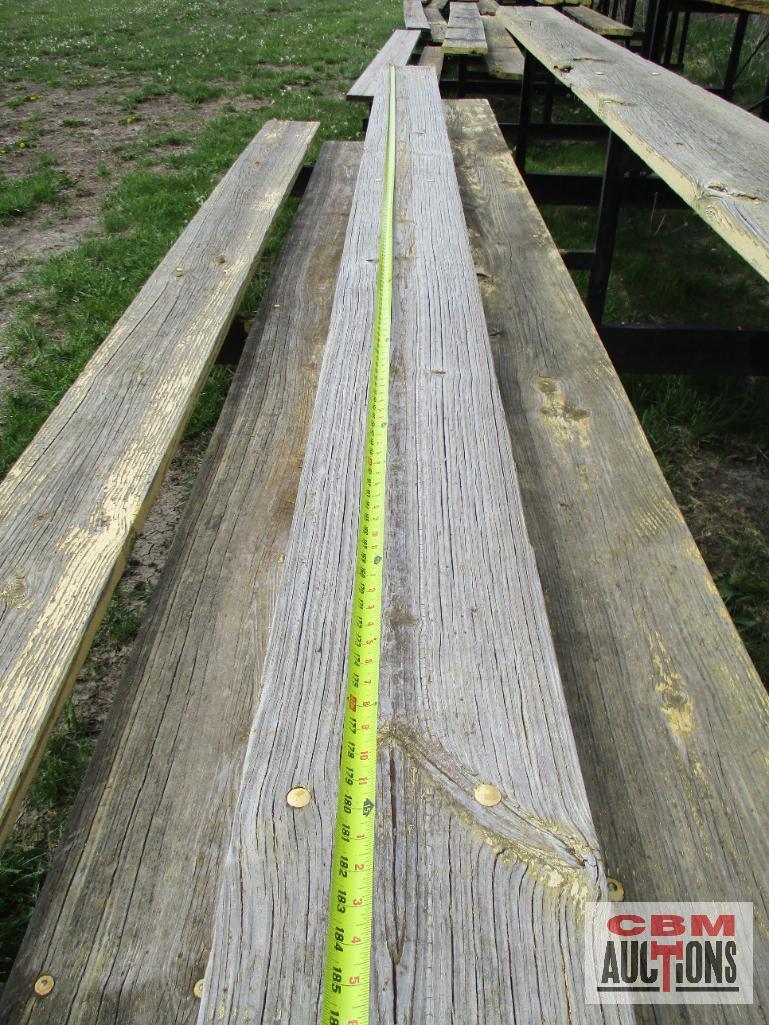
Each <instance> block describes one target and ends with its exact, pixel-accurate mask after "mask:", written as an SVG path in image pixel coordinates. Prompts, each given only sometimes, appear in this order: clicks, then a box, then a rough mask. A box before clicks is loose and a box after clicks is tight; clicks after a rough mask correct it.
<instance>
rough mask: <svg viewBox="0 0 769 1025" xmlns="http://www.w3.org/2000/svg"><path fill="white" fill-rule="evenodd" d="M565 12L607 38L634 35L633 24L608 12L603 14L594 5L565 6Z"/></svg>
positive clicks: (624, 37) (625, 37)
mask: <svg viewBox="0 0 769 1025" xmlns="http://www.w3.org/2000/svg"><path fill="white" fill-rule="evenodd" d="M563 12H564V14H567V15H568V16H569V17H570V18H571V19H572V20H573V21H576V22H577V23H578V24H579V25H584V26H585V28H589V29H592V31H593V32H596V33H597V34H598V35H599V36H605V37H606V38H607V39H629V38H630V36H632V35H633V29H632V26H630V25H625V24H624V23H623V22H621V21H616V20H615V19H614V18H610V17H609V16H608V15H606V14H601V12H600V11H595V10H593V8H592V7H572V6H569V7H564V9H563Z"/></svg>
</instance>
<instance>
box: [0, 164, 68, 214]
mask: <svg viewBox="0 0 769 1025" xmlns="http://www.w3.org/2000/svg"><path fill="white" fill-rule="evenodd" d="M70 185H71V180H70V178H69V177H68V176H67V175H66V174H64V172H63V171H61V170H59V169H58V168H57V167H54V166H53V164H52V162H51V161H50V160H47V159H45V158H43V159H40V160H38V161H37V162H36V166H35V168H34V169H33V170H32V171H31V172H30V173H29V174H26V175H24V176H23V177H21V178H7V177H6V176H5V175H3V174H0V222H7V221H9V220H12V219H13V218H14V217H19V216H21V214H25V213H27V212H28V211H30V210H34V209H36V208H37V207H39V206H43V205H45V204H51V203H57V202H58V201H59V200H60V199H61V197H62V195H63V194H64V192H65V191H66V190H67V189H68V188H69V186H70Z"/></svg>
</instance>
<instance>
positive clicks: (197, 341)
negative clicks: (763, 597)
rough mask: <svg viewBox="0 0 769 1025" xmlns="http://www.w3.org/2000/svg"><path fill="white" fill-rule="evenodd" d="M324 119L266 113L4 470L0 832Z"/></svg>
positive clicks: (0, 488)
mask: <svg viewBox="0 0 769 1025" xmlns="http://www.w3.org/2000/svg"><path fill="white" fill-rule="evenodd" d="M316 129H317V124H316V123H313V124H304V123H300V122H280V121H269V122H268V123H267V124H266V125H265V126H264V128H262V130H261V131H260V132H259V134H258V135H257V136H256V138H255V139H254V140H253V141H252V142H251V143H250V144H249V146H248V147H247V148H246V150H245V151H244V152H243V154H242V155H241V156H240V157H239V159H238V160H237V161H236V163H235V164H234V165H233V167H232V168H231V169H230V171H229V172H228V173H227V175H226V176H225V177H224V179H223V180H222V181H221V182H220V183H219V185H218V186H217V188H216V189H215V190H214V192H213V194H212V195H211V197H210V198H209V199H208V201H207V202H206V203H205V205H204V206H203V207H202V208H201V210H199V211H198V213H197V214H196V215H195V217H194V218H193V219H192V221H191V222H190V224H189V225H188V227H187V228H186V229H185V231H184V233H183V234H182V235H181V237H180V238H179V239H178V241H177V242H176V243H175V244H174V246H173V247H172V248H171V250H170V251H169V253H168V255H167V256H166V257H165V259H164V260H163V261H162V263H161V264H160V265H159V267H158V268H157V270H156V271H155V272H154V273H153V275H152V277H151V278H150V279H149V281H148V282H147V283H146V285H145V286H144V288H143V289H142V290H141V292H140V293H139V295H138V296H137V298H136V299H135V300H134V301H133V303H132V304H131V305H130V306H129V308H128V310H127V311H126V312H125V313H124V314H123V316H122V317H121V319H120V320H119V321H118V323H117V324H116V325H115V327H114V328H113V330H112V331H111V332H110V334H109V336H108V337H107V339H106V340H105V341H104V342H103V343H102V345H101V346H100V347H99V349H98V350H97V352H96V354H95V355H94V356H93V357H92V359H91V360H90V361H89V363H88V365H87V366H86V368H85V369H84V370H83V372H82V374H81V375H80V376H79V377H78V379H77V381H76V382H75V384H74V385H73V386H72V387H71V388H70V390H69V391H68V392H67V394H66V395H65V396H64V398H63V399H62V400H61V402H60V403H59V405H58V406H57V407H56V409H55V410H54V412H53V413H52V414H51V415H50V417H49V418H48V420H47V421H46V422H45V424H44V425H43V427H42V428H41V429H40V431H39V432H38V434H37V436H36V437H35V439H34V440H33V441H32V442H31V443H30V445H29V447H28V448H27V449H26V451H25V452H24V453H23V454H22V456H21V457H20V459H19V460H18V462H17V463H16V465H15V466H14V467H13V468H12V469H11V471H10V472H9V474H8V476H7V477H6V479H5V481H4V482H3V483H2V485H0V523H2V534H1V535H0V585H2V588H1V589H2V602H0V625H1V628H2V634H3V644H2V649H1V650H0V681H2V682H1V683H0V723H1V725H0V839H1V838H3V837H4V836H5V835H6V833H7V831H8V829H9V828H10V826H11V824H12V822H13V819H14V816H15V814H16V811H17V809H18V806H19V803H20V801H21V798H22V796H23V794H24V791H25V789H26V786H27V785H28V784H29V781H30V779H31V777H32V776H33V774H34V771H35V768H36V766H37V763H38V761H39V759H40V757H41V755H42V752H43V750H44V746H45V741H46V739H47V736H48V733H49V732H50V729H51V728H52V726H53V724H54V723H55V721H56V719H57V718H58V715H59V713H60V711H61V709H62V707H63V705H64V702H65V701H66V699H67V696H68V694H69V691H70V689H71V685H72V682H73V681H74V678H75V676H76V674H77V671H78V669H79V667H80V665H81V664H82V660H83V658H84V657H85V654H86V652H87V651H88V647H89V645H90V643H91V640H92V638H93V635H94V632H95V630H96V628H97V626H98V625H99V622H100V620H101V617H102V615H103V613H104V610H105V608H106V605H107V603H108V601H109V598H110V595H111V593H112V590H113V588H114V585H115V583H116V582H117V580H118V579H119V577H120V574H121V573H122V570H123V567H124V565H125V562H126V559H127V557H128V553H129V552H130V550H131V546H132V544H133V539H134V537H135V535H136V532H137V531H138V530H139V528H140V527H141V524H142V523H143V520H144V517H145V515H146V512H147V509H148V508H149V505H150V503H151V501H152V498H153V497H154V494H155V491H156V489H157V487H158V486H159V484H160V481H161V480H162V478H163V474H164V472H165V468H166V466H167V465H168V461H169V460H170V458H171V456H172V454H173V452H174V449H175V447H176V444H177V442H178V440H179V437H180V435H181V432H182V430H183V429H184V425H185V423H186V421H187V417H188V416H189V413H190V412H191V410H192V407H193V406H194V404H195V400H196V398H197V396H198V393H199V391H200V388H201V387H202V384H203V382H204V381H205V378H206V375H207V373H208V371H209V369H210V367H211V364H212V363H213V361H214V359H215V358H216V354H217V352H218V349H219V346H220V344H221V342H222V340H223V338H224V336H225V334H226V332H227V329H228V327H229V324H230V321H231V319H232V317H233V315H234V314H235V311H236V310H237V307H238V303H239V302H240V299H241V297H242V295H243V292H244V291H245V288H246V286H247V284H248V281H249V279H250V277H251V273H252V271H253V267H254V264H255V263H256V260H257V259H258V257H259V254H260V253H261V250H262V247H263V245H264V243H265V240H266V238H267V235H268V233H269V230H270V227H271V225H272V223H273V221H274V219H275V216H276V215H277V213H278V211H279V209H280V206H281V204H282V201H283V199H284V197H285V196H286V195H287V193H288V192H289V191H290V189H291V186H292V184H293V181H294V179H295V178H296V175H297V173H298V170H299V168H300V166H301V163H302V158H303V157H304V154H305V153H306V152H307V147H308V146H309V144H310V142H311V140H312V137H313V135H314V134H315V131H316Z"/></svg>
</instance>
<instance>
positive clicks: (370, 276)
mask: <svg viewBox="0 0 769 1025" xmlns="http://www.w3.org/2000/svg"><path fill="white" fill-rule="evenodd" d="M396 81H397V104H398V107H397V110H398V114H397V122H396V133H397V138H396V152H397V154H398V160H397V164H396V185H395V190H396V195H397V197H398V198H397V209H398V215H397V217H396V219H395V240H394V253H395V260H394V281H393V290H394V301H393V332H392V345H393V351H392V355H391V365H392V367H393V374H392V385H391V398H390V410H389V415H388V424H389V433H390V441H389V446H390V450H389V453H388V466H389V470H388V508H389V512H388V523H387V538H386V550H385V556H384V558H385V562H386V565H387V570H386V573H385V585H384V587H385V591H384V602H383V604H384V609H385V623H386V624H387V625H386V638H385V639H384V646H383V651H382V667H383V668H382V676H381V679H380V686H379V720H380V750H379V770H378V778H379V779H380V781H381V787H382V791H381V794H382V797H381V804H380V806H379V813H378V819H377V822H378V842H379V848H378V852H377V869H376V873H375V878H376V888H377V902H376V904H377V909H378V911H377V913H376V914H375V915H374V922H373V929H374V940H373V958H374V965H373V975H374V979H375V981H374V985H373V986H372V991H371V1000H372V1007H373V1011H372V1020H373V1021H382V1022H394V1021H398V1022H426V1021H428V1020H430V1021H435V1022H451V1021H455V1022H463V1023H464V1022H467V1023H470V1022H494V1023H495V1025H496V1023H500V1025H501V1023H502V1022H511V1021H532V1022H533V1021H537V1022H538V1021H540V1020H542V1019H545V1018H547V1019H549V1020H551V1021H553V1022H565V1021H567V1020H568V1019H569V1016H570V1015H571V1018H572V1020H573V1021H575V1022H577V1021H578V1022H581V1023H584V1025H597V1023H598V1022H612V1023H616V1022H620V1021H623V1020H626V1018H625V1015H624V1012H623V1010H622V1009H619V1010H617V1011H616V1012H615V1011H614V1010H613V1009H611V1008H605V1007H604V1008H597V1007H592V1008H591V1007H589V1006H587V1005H586V1003H585V992H584V986H583V979H582V967H581V963H582V942H583V934H582V932H583V923H584V917H583V906H582V902H583V900H584V899H585V898H588V899H589V898H591V897H597V896H598V895H599V894H601V893H603V892H605V889H604V887H605V885H606V884H605V880H604V878H603V871H602V868H601V864H600V856H599V854H598V851H597V849H596V846H595V843H594V839H593V826H592V823H591V821H590V813H589V809H588V806H587V802H586V799H585V794H584V790H583V787H582V783H581V776H580V769H579V764H578V762H577V760H576V754H575V751H574V748H573V742H572V738H571V730H570V726H569V721H568V715H567V713H566V708H565V704H564V702H563V696H562V692H561V687H560V682H559V679H558V670H557V667H556V663H555V660H554V658H553V656H552V650H551V647H550V635H549V629H548V625H547V619H546V616H545V611H544V606H543V603H542V596H541V591H540V589H539V582H538V577H537V571H536V566H535V564H534V560H533V556H532V552H531V548H530V546H529V543H528V540H527V534H526V527H525V525H524V520H523V513H522V509H521V506H520V500H519V491H518V485H517V481H516V469H515V465H514V463H513V460H512V455H511V450H510V438H509V434H508V430H507V425H506V422H505V417H504V412H503V409H502V405H501V401H500V396H499V392H498V389H497V384H496V380H495V376H494V369H493V362H492V355H491V349H490V345H489V338H488V335H487V332H486V328H485V324H484V318H483V310H482V306H481V297H480V293H479V290H478V284H477V280H476V274H475V269H474V266H473V262H472V259H471V254H470V249H469V244H468V239H467V232H466V228H465V222H464V217H463V213H462V206H461V202H460V198H459V192H458V188H457V181H456V177H455V172H454V166H453V162H452V155H451V149H450V146H449V140H448V136H447V133H446V126H445V122H444V116H443V107H442V102H441V98H440V93H439V90H438V83H437V81H436V78H435V75H434V74H433V73H432V72H431V71H429V70H428V69H424V68H418V67H415V68H400V69H397V71H396ZM383 84H386V79H383ZM386 115H387V93H386V90H385V89H382V90H380V91H379V92H378V93H377V95H376V96H375V98H374V104H373V107H372V111H371V117H370V120H369V128H368V133H367V137H366V143H365V148H364V153H363V159H362V162H361V169H360V172H359V176H358V183H357V186H356V191H355V196H354V198H353V205H352V212H351V214H350V226H349V230H348V233H347V241H346V244H345V249H344V252H343V254H342V260H341V264H340V270H339V275H338V277H337V285H336V295H335V299H334V308H333V312H332V315H331V322H330V327H329V336H328V342H327V345H326V352H325V356H324V365H323V370H322V372H321V377H320V382H319V386H318V398H317V401H316V407H315V410H316V411H315V415H314V418H313V424H312V428H311V431H310V435H309V439H308V443H307V451H306V454H305V458H304V465H303V468H302V476H301V481H300V486H299V493H298V496H297V503H296V513H295V520H294V527H293V529H292V532H291V536H290V538H289V541H288V544H287V546H286V561H285V564H284V567H283V573H282V576H281V580H280V585H279V593H278V596H277V604H276V609H275V616H274V619H273V627H272V630H271V634H270V641H269V645H268V650H267V655H266V659H265V672H264V677H263V681H262V697H261V701H260V704H259V707H258V709H257V712H256V716H255V719H254V724H253V729H252V732H251V737H250V740H249V747H248V752H247V754H246V760H245V764H244V773H243V780H242V785H241V792H240V798H239V801H238V804H237V806H236V808H235V812H234V816H233V831H232V836H231V840H230V848H229V852H228V855H227V858H226V859H225V860H224V862H223V864H222V871H221V880H220V881H221V888H220V892H219V898H218V901H217V907H216V911H215V921H214V940H213V947H212V953H211V961H210V963H209V967H208V970H207V973H206V984H205V989H204V993H203V1000H202V1004H201V1010H200V1016H199V1019H198V1023H199V1025H213V1023H219V1022H226V1023H231V1025H234V1023H235V1022H242V1021H246V1020H250V1019H252V1018H253V1019H256V1020H258V1021H264V1022H267V1021H277V1020H279V1019H280V1020H285V1021H286V1022H297V1023H300V1022H310V1021H314V1020H315V1019H316V1015H317V1009H318V1007H319V1002H320V994H321V987H322V978H323V971H322V969H323V959H324V939H325V934H326V916H325V913H324V912H325V908H326V907H327V897H328V886H329V865H330V854H331V840H332V824H333V822H334V815H335V809H336V800H337V780H338V768H339V737H340V733H339V727H340V723H341V715H342V702H341V701H340V694H341V691H340V686H341V685H342V683H343V680H344V664H345V657H346V649H347V645H346V637H347V625H348V615H349V612H348V610H349V599H350V595H351V593H352V585H353V572H354V566H355V538H356V531H357V522H356V516H355V514H354V510H355V509H356V508H357V505H358V494H359V490H360V479H361V473H360V470H361V464H362V458H363V432H364V428H365V421H366V416H365V403H366V394H367V381H368V377H369V370H370V354H371V337H372V325H373V319H374V309H375V290H376V270H377V269H376V263H377V254H378V240H379V209H380V198H381V193H382V188H383V183H382V167H383V166H384V152H385V136H386ZM399 254H403V257H400V256H399ZM406 254H407V255H406ZM299 610H301V614H300V612H299ZM288 709H290V713H289V714H282V712H281V710H286V711H287V710H288ZM482 783H488V784H491V785H493V786H495V787H497V788H498V789H499V790H500V791H501V793H502V794H503V795H504V796H503V798H502V800H501V802H500V803H499V804H496V806H494V807H485V806H483V805H482V804H481V803H479V802H478V801H477V800H476V799H475V798H474V796H473V794H474V789H475V788H476V787H477V786H478V785H479V784H482ZM295 786H303V787H306V788H308V789H309V790H310V792H311V794H312V800H311V803H310V804H309V805H308V806H307V807H306V808H303V809H302V810H299V811H297V810H295V809H293V808H291V807H289V806H288V804H287V802H286V794H287V793H288V791H289V790H290V789H291V788H292V787H295ZM492 878H493V885H492V884H491V879H492ZM417 937H419V942H417ZM401 951H403V952H404V953H403V955H402V956H401V953H400V952H401ZM478 970H482V971H483V984H482V985H481V984H478V985H476V984H474V983H473V984H468V983H467V981H466V980H467V978H468V973H469V974H470V976H474V974H475V972H476V971H478ZM536 979H540V980H541V986H537V985H535V984H534V980H536ZM544 980H547V982H546V985H545V982H544Z"/></svg>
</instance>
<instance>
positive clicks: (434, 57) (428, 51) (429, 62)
mask: <svg viewBox="0 0 769 1025" xmlns="http://www.w3.org/2000/svg"><path fill="white" fill-rule="evenodd" d="M419 66H420V67H422V68H432V69H433V71H434V72H435V75H436V78H437V79H438V81H439V82H440V79H441V72H442V71H443V50H442V49H441V48H440V46H426V47H425V48H424V50H422V55H421V57H420V58H419Z"/></svg>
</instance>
